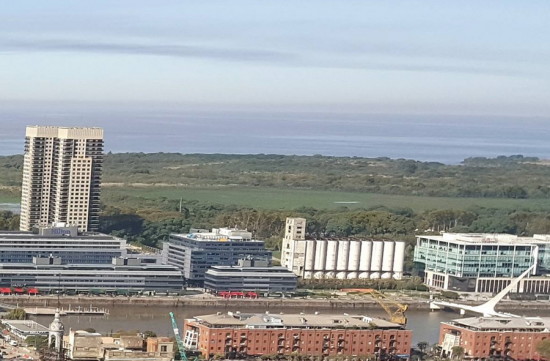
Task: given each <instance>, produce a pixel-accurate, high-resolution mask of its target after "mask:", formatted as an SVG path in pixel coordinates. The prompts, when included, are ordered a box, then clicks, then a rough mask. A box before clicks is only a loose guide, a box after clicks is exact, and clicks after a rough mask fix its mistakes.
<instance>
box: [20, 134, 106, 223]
mask: <svg viewBox="0 0 550 361" xmlns="http://www.w3.org/2000/svg"><path fill="white" fill-rule="evenodd" d="M102 162H103V129H101V128H70V127H51V126H29V127H27V130H26V138H25V156H24V165H23V185H22V194H21V223H20V229H21V230H22V231H30V230H31V229H32V228H33V227H37V226H38V227H42V226H47V225H49V224H51V223H54V222H61V223H67V224H70V225H76V226H78V229H79V230H80V231H96V230H97V229H98V226H99V197H100V187H101V168H102Z"/></svg>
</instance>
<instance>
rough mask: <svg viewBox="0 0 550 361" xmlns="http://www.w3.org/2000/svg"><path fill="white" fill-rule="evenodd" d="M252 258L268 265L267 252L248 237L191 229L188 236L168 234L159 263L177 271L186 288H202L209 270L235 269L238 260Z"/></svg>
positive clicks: (238, 232)
mask: <svg viewBox="0 0 550 361" xmlns="http://www.w3.org/2000/svg"><path fill="white" fill-rule="evenodd" d="M247 257H252V258H255V259H264V260H267V261H268V262H271V251H269V250H266V249H265V246H264V242H263V241H258V240H254V239H252V233H251V232H248V231H246V230H239V229H234V228H214V229H212V231H211V232H209V231H208V230H203V229H191V231H190V233H188V234H171V235H170V237H169V239H168V241H167V242H164V245H163V250H162V262H163V263H164V264H169V265H173V266H176V267H178V268H179V269H181V270H182V271H183V274H184V276H185V278H186V280H187V282H188V284H190V285H196V286H202V285H203V284H204V279H205V273H206V271H207V270H208V269H209V268H210V267H212V266H236V265H237V262H238V261H239V259H243V258H247Z"/></svg>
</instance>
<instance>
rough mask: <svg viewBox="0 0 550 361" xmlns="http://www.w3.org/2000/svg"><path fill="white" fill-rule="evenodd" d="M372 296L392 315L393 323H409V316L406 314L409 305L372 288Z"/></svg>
mask: <svg viewBox="0 0 550 361" xmlns="http://www.w3.org/2000/svg"><path fill="white" fill-rule="evenodd" d="M369 293H370V294H371V296H372V298H374V299H375V301H376V302H378V303H379V304H380V306H382V308H383V309H384V311H386V313H387V314H388V316H390V321H391V322H393V323H398V324H400V325H406V324H407V317H406V316H405V311H407V309H408V308H409V306H408V305H404V304H402V303H399V302H397V301H396V300H394V299H391V298H390V297H388V296H386V295H385V294H383V293H382V292H380V291H377V290H371V291H370V292H369Z"/></svg>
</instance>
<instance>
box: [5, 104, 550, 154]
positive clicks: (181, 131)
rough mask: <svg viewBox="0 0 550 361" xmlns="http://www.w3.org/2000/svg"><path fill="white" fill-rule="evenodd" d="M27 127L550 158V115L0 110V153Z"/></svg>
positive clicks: (121, 146) (13, 150)
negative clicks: (70, 128)
mask: <svg viewBox="0 0 550 361" xmlns="http://www.w3.org/2000/svg"><path fill="white" fill-rule="evenodd" d="M26 125H63V126H98V127H102V128H104V130H105V150H106V151H111V152H144V153H149V152H176V153H223V154H283V155H292V154H296V155H316V154H320V155H327V156H349V157H354V156H355V157H389V158H405V159H414V160H420V161H433V162H441V163H445V164H460V162H462V161H463V160H464V159H465V158H468V157H496V156H499V155H515V154H522V155H524V156H534V157H539V158H541V159H550V142H548V139H549V138H550V118H545V117H517V116H506V115H503V116H475V115H433V114H372V113H347V112H345V111H341V112H313V111H294V112H292V111H279V110H276V109H274V110H261V111H260V110H227V111H219V110H208V109H202V110H192V109H189V110H187V109H184V108H178V109H172V108H169V109H162V108H155V109H152V108H142V109H141V108H129V109H128V108H124V109H121V108H113V109H104V108H102V107H97V108H92V109H89V108H85V109H84V108H78V107H68V108H66V109H59V108H53V109H52V108H51V107H49V108H39V107H38V108H37V107H30V108H26V107H21V108H17V107H4V108H0V155H11V154H21V153H22V152H23V142H24V134H25V126H26Z"/></svg>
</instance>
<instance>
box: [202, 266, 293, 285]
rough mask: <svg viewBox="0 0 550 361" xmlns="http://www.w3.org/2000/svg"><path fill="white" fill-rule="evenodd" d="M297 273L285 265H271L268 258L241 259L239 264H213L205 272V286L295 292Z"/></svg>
mask: <svg viewBox="0 0 550 361" xmlns="http://www.w3.org/2000/svg"><path fill="white" fill-rule="evenodd" d="M296 283H297V278H296V275H295V274H294V273H292V272H290V271H289V270H287V269H286V268H285V267H280V266H269V262H268V261H266V260H254V259H241V260H239V262H238V264H237V266H213V267H211V268H210V269H209V270H208V271H206V273H205V279H204V288H205V289H206V290H207V291H209V292H213V293H218V292H222V291H243V292H244V291H251V292H261V293H270V292H293V291H295V290H296Z"/></svg>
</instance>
